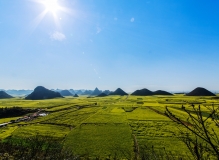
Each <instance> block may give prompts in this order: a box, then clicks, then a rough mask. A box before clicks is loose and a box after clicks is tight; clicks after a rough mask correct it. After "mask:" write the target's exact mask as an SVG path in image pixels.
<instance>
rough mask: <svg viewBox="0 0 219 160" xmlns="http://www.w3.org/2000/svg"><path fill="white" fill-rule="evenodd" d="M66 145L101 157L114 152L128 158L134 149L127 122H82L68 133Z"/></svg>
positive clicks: (77, 150) (76, 151)
mask: <svg viewBox="0 0 219 160" xmlns="http://www.w3.org/2000/svg"><path fill="white" fill-rule="evenodd" d="M66 145H67V146H69V147H71V148H72V149H73V151H74V152H75V153H77V154H80V155H84V154H85V155H86V154H88V155H90V156H91V157H99V156H101V157H100V158H106V157H109V156H110V155H111V156H112V157H113V156H114V154H117V156H118V157H119V158H125V157H127V158H128V157H132V155H131V154H132V150H133V147H132V146H133V140H132V133H131V131H130V128H129V126H128V125H127V124H82V125H81V126H80V127H78V128H76V129H74V130H72V131H71V132H70V133H69V134H68V136H67V138H66ZM124 154H125V155H124Z"/></svg>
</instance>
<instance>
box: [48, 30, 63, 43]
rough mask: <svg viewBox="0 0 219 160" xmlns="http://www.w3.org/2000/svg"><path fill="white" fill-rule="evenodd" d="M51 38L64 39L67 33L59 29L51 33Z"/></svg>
mask: <svg viewBox="0 0 219 160" xmlns="http://www.w3.org/2000/svg"><path fill="white" fill-rule="evenodd" d="M50 38H51V39H53V40H56V41H63V40H65V39H66V37H65V35H64V34H63V33H61V32H58V31H56V32H54V33H53V34H51V36H50Z"/></svg>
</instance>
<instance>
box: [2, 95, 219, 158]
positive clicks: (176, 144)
mask: <svg viewBox="0 0 219 160" xmlns="http://www.w3.org/2000/svg"><path fill="white" fill-rule="evenodd" d="M213 104H214V105H218V104H219V100H218V99H212V98H209V97H186V96H182V95H177V96H108V97H101V98H96V97H94V98H87V97H86V96H84V97H79V98H72V97H66V98H58V99H50V100H36V101H30V100H24V99H19V98H14V99H10V100H0V107H3V108H4V107H9V108H10V107H13V106H19V107H22V108H24V109H25V108H26V109H27V108H31V109H41V110H43V111H45V112H46V113H48V115H47V116H44V117H37V118H34V119H33V120H30V121H22V122H18V123H12V124H8V125H7V126H5V127H1V128H0V139H4V138H7V137H8V136H11V135H12V136H18V137H27V136H33V135H35V134H39V135H43V136H48V135H49V136H53V137H56V138H60V140H61V141H62V142H63V143H64V144H65V146H67V147H68V148H70V149H72V150H73V151H74V153H75V154H78V155H86V156H89V157H93V158H94V157H100V158H102V159H104V158H112V157H113V156H114V155H115V154H116V155H117V157H120V159H122V158H125V159H127V158H130V157H132V158H133V156H134V155H136V154H139V153H138V152H141V150H143V149H144V147H145V146H147V147H151V146H154V148H155V150H163V148H164V147H165V149H166V151H171V152H172V153H173V154H174V155H177V154H178V153H181V154H183V155H186V154H187V153H186V152H188V149H187V148H186V146H185V145H184V144H183V143H182V142H181V141H180V140H179V139H178V138H177V137H176V136H174V137H173V132H174V133H177V131H178V129H177V127H176V126H177V124H176V123H175V122H173V121H172V120H170V119H169V118H168V117H167V116H166V115H165V114H164V113H165V110H166V107H168V109H169V110H171V111H172V112H173V113H174V114H175V115H176V116H178V117H180V118H182V119H185V120H186V118H187V117H186V114H185V113H184V111H183V107H185V108H186V109H188V110H190V111H191V113H192V114H193V111H192V106H193V105H195V106H196V107H198V105H200V106H201V108H202V111H203V116H208V115H209V111H208V110H207V109H206V107H205V106H211V105H213ZM17 118H19V117H10V118H4V119H0V122H1V123H6V122H9V121H11V120H12V121H13V120H16V119H17ZM136 148H139V150H137V151H136Z"/></svg>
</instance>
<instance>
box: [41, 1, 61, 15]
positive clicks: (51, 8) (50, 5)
mask: <svg viewBox="0 0 219 160" xmlns="http://www.w3.org/2000/svg"><path fill="white" fill-rule="evenodd" d="M43 4H44V6H45V7H46V10H47V11H48V12H52V13H55V12H57V11H58V10H59V8H60V6H59V4H58V1H57V0H44V1H43Z"/></svg>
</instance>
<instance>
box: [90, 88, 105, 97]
mask: <svg viewBox="0 0 219 160" xmlns="http://www.w3.org/2000/svg"><path fill="white" fill-rule="evenodd" d="M100 93H102V92H101V91H100V90H99V89H98V88H97V87H96V88H95V90H94V91H93V92H92V94H91V95H94V96H95V95H99V94H100Z"/></svg>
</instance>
